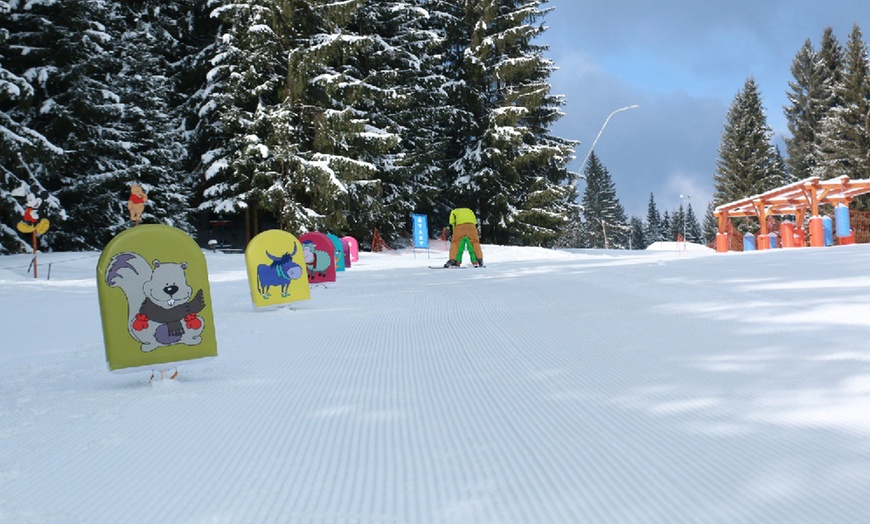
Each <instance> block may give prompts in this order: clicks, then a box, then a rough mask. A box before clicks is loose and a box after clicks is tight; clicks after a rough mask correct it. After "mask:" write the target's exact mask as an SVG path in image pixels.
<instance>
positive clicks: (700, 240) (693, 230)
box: [686, 202, 706, 244]
mask: <svg viewBox="0 0 870 524" xmlns="http://www.w3.org/2000/svg"><path fill="white" fill-rule="evenodd" d="M686 240H688V241H689V242H694V243H696V244H705V243H706V242H705V240H704V234H703V233H702V231H701V224H699V223H698V217H696V216H695V212H694V211H693V210H692V203H691V202H689V204H688V205H687V206H686Z"/></svg>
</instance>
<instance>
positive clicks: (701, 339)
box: [0, 245, 870, 524]
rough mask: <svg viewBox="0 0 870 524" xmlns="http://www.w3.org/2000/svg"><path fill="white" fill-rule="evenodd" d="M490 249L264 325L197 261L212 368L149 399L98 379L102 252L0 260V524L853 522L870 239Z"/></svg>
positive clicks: (868, 498)
mask: <svg viewBox="0 0 870 524" xmlns="http://www.w3.org/2000/svg"><path fill="white" fill-rule="evenodd" d="M483 247H484V255H485V260H486V263H487V265H488V267H486V268H484V269H460V270H456V269H446V270H445V269H439V270H431V269H428V268H427V266H428V265H440V264H442V263H443V262H444V261H445V260H446V258H447V257H446V252H445V251H444V250H443V246H439V247H437V248H434V249H433V250H432V251H431V252H430V255H431V258H427V253H426V252H425V251H421V250H417V252H416V255H414V254H413V253H412V252H411V251H403V252H390V253H383V254H381V253H376V254H373V253H361V254H360V257H361V258H360V261H359V262H357V263H354V264H353V267H352V268H351V269H349V270H348V271H346V272H344V273H340V274H339V276H338V281H337V282H335V283H332V284H328V285H325V286H322V285H320V286H314V287H313V289H312V299H311V300H310V301H304V302H296V303H293V304H291V305H287V306H284V307H279V308H275V309H267V310H262V309H261V310H255V309H254V308H253V306H252V305H251V300H250V296H249V292H248V287H247V283H246V273H245V269H244V257H243V256H241V255H237V254H222V253H211V252H208V253H207V255H206V258H207V262H208V267H209V274H210V281H211V293H212V299H213V302H214V306H213V309H214V317H215V325H216V331H217V341H218V352H219V356H218V357H217V358H215V359H211V360H207V361H201V362H191V363H187V364H182V365H181V366H180V367H179V377H178V379H177V380H169V379H168V378H167V379H166V380H163V381H159V380H157V381H155V382H153V383H149V376H150V374H149V373H147V372H137V373H132V374H129V373H128V374H116V373H110V372H109V371H107V367H106V364H105V354H104V348H103V340H102V332H101V323H100V312H99V305H98V302H97V291H96V265H97V259H98V255H99V254H98V253H50V254H44V255H40V257H39V264H40V265H39V269H40V273H39V276H40V278H39V279H38V280H34V279H33V278H32V274H28V273H27V266H28V263H29V259H30V257H29V256H27V255H15V256H5V257H0V333H2V342H0V368H2V381H0V522H3V523H15V524H18V523H39V524H42V523H140V522H141V523H154V522H166V523H195V524H200V523H202V524H205V523H305V524H308V523H347V524H352V523H379V524H380V523H408V524H425V523H472V524H483V523H545V524H546V523H572V524H573V523H624V522H637V523H647V522H657V523H658V522H661V523H681V522H686V523H708V522H710V523H712V522H717V523H718V522H721V523H744V522H759V523H774V522H776V523H859V522H867V519H868V518H870V348H868V347H870V245H853V246H844V247H831V248H812V249H810V248H807V249H791V250H775V251H767V252H751V253H728V254H716V253H713V252H711V251H708V250H699V249H685V250H681V249H678V248H677V246H665V247H664V248H662V249H660V250H658V251H644V252H637V251H635V252H630V251H628V252H627V251H621V252H619V251H586V250H583V251H580V250H578V251H553V250H545V249H539V248H520V247H499V246H492V245H484V246H483ZM49 263H51V278H50V280H46V278H45V277H46V276H47V274H48V270H49V268H48V264H49Z"/></svg>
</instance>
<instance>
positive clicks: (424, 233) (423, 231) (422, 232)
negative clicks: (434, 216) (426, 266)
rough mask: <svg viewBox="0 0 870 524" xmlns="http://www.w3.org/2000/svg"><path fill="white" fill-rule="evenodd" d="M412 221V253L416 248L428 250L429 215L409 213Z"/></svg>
mask: <svg viewBox="0 0 870 524" xmlns="http://www.w3.org/2000/svg"><path fill="white" fill-rule="evenodd" d="M411 221H412V222H413V223H414V253H415V254H416V252H417V251H416V250H417V248H421V249H425V250H427V252H428V250H429V217H427V216H426V215H416V214H411Z"/></svg>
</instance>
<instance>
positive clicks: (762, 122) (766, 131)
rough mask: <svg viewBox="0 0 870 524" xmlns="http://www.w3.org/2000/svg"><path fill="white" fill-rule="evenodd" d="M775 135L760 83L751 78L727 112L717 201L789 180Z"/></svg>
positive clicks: (716, 195)
mask: <svg viewBox="0 0 870 524" xmlns="http://www.w3.org/2000/svg"><path fill="white" fill-rule="evenodd" d="M772 136H773V131H772V130H771V129H770V126H768V124H767V118H766V116H765V115H764V109H763V107H762V102H761V94H760V92H759V90H758V86H757V84H756V83H755V80H754V79H753V78H749V79H748V80H746V83H745V84H744V86H743V89H742V90H741V91H740V92H738V93H737V95H736V96H735V98H734V101H733V102H732V104H731V107H730V108H729V110H728V114H727V116H726V122H725V130H724V131H723V133H722V142H721V143H720V144H719V159H718V161H717V168H716V173H715V174H714V175H713V180H714V182H715V189H714V194H713V202H714V203H715V204H716V205H721V204H724V203H727V202H731V201H734V200H738V199H740V198H746V197H748V196H752V195H756V194H759V193H763V192H764V191H767V190H770V189H773V188H775V187H778V186H781V185H783V184H785V183H786V182H787V178H786V173H784V172H783V169H782V168H783V164H782V161H781V157H780V158H778V156H779V155H778V153H777V150H776V148H775V147H774V146H773V144H772V142H771V138H772Z"/></svg>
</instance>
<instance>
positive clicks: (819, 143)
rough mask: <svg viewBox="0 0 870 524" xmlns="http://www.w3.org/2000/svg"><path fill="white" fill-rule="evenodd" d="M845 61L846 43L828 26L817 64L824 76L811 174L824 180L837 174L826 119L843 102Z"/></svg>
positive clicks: (819, 96) (820, 92) (823, 35)
mask: <svg viewBox="0 0 870 524" xmlns="http://www.w3.org/2000/svg"><path fill="white" fill-rule="evenodd" d="M843 61H844V55H843V46H841V45H840V42H839V41H838V40H837V38H836V36H834V31H833V29H831V28H830V27H827V28H825V31H824V33H823V34H822V41H821V43H820V46H819V52H818V64H819V67H820V68H821V76H822V77H823V78H824V83H823V85H822V87H821V89H820V90H819V95H818V100H819V112H820V117H821V120H820V122H819V124H820V125H819V127H818V129H817V133H816V137H815V138H816V139H815V142H814V144H813V145H814V147H815V151H814V153H813V157H814V159H815V161H816V164H815V165H813V166H811V171H810V173H811V176H817V177H820V178H821V179H822V180H827V179H829V178H833V177H836V176H838V173H837V169H836V166H835V165H834V166H832V165H831V160H832V159H833V158H836V157H835V156H834V155H833V149H832V143H831V141H830V140H829V138H828V137H827V136H826V132H829V131H830V130H831V129H832V127H831V126H829V125H828V126H827V130H826V124H825V120H826V119H828V118H829V117H830V114H831V113H832V112H833V111H834V109H835V108H837V107H841V106H842V105H843V101H842V99H841V98H840V86H842V85H843V68H844V66H843Z"/></svg>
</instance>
